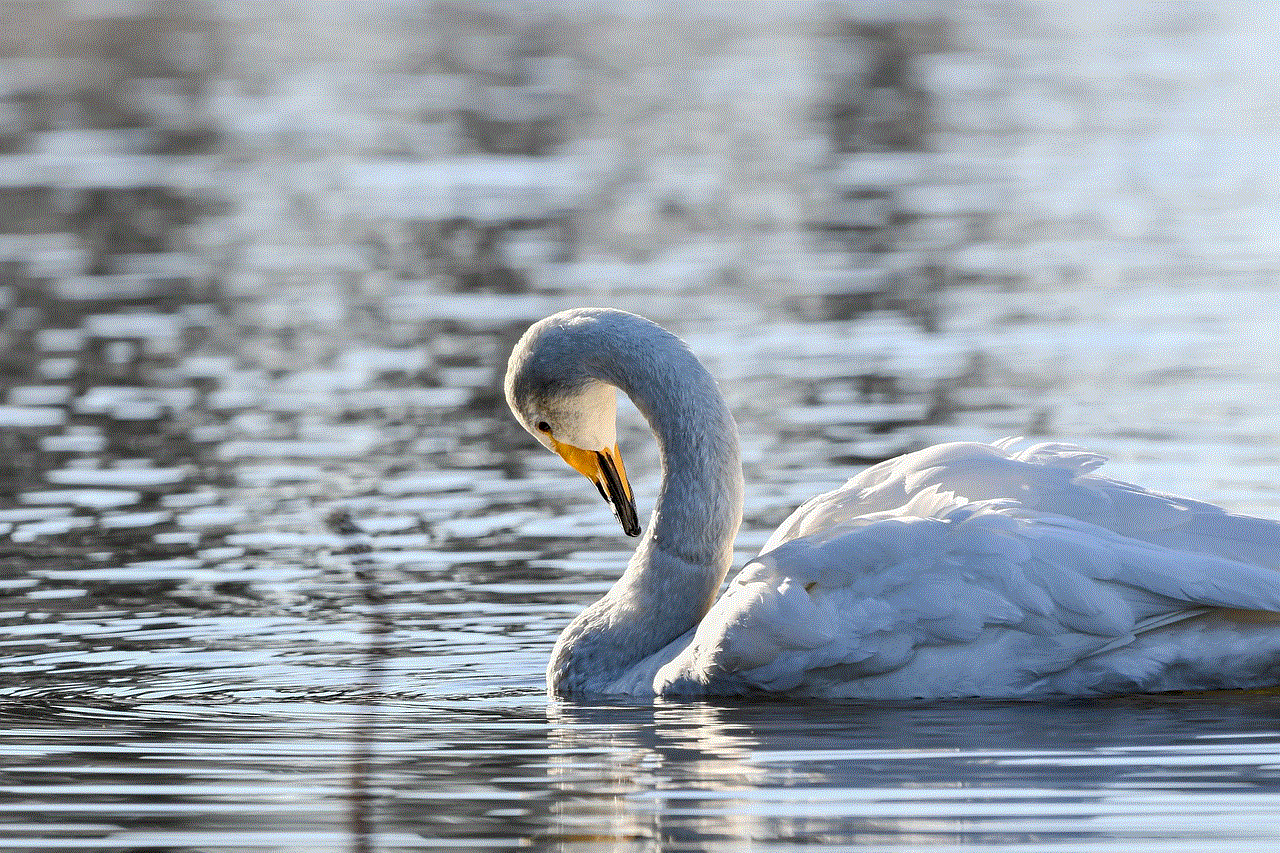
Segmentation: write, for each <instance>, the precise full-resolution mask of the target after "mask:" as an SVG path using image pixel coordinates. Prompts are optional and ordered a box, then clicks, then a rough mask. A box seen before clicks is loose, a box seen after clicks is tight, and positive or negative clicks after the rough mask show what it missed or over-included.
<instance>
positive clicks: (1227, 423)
mask: <svg viewBox="0 0 1280 853" xmlns="http://www.w3.org/2000/svg"><path fill="white" fill-rule="evenodd" d="M354 8H355V7H341V8H338V7H334V6H332V5H331V4H319V5H315V6H312V5H308V4H300V5H299V8H298V10H297V12H298V14H297V16H293V17H290V16H279V15H277V14H276V13H275V12H274V11H273V9H274V7H271V8H267V7H263V8H259V7H257V6H252V5H248V6H242V5H241V4H227V5H225V6H224V5H219V4H201V5H198V6H192V7H186V6H178V5H175V6H173V7H172V8H171V9H162V10H160V11H155V12H148V11H146V10H139V9H138V8H137V7H135V6H134V5H126V6H124V7H122V8H120V9H112V7H111V6H110V4H101V8H98V7H96V6H95V7H94V9H96V11H93V10H88V8H87V7H86V8H85V9H81V8H80V7H79V6H77V7H76V9H77V11H74V12H71V11H66V8H60V7H58V6H57V5H56V4H55V5H50V6H47V7H42V6H40V5H39V4H28V5H27V6H23V7H22V8H17V7H12V6H11V7H7V10H6V12H5V13H4V14H5V15H8V16H10V17H9V18H8V19H4V18H0V32H5V33H18V34H20V35H21V36H22V37H21V38H14V39H8V40H5V41H4V43H3V50H2V51H0V72H3V73H0V302H2V303H3V307H4V309H5V311H4V320H3V324H2V325H0V336H2V338H0V343H2V346H0V359H2V361H0V368H3V370H2V371H0V390H2V392H3V397H0V448H2V450H3V452H2V453H0V637H3V639H2V640H0V643H2V644H3V652H4V653H3V656H2V663H0V757H2V758H3V773H0V846H3V847H5V848H8V849H15V850H130V851H141V850H164V851H208V850H255V851H258V850H272V851H297V850H307V851H322V850H352V851H392V850H418V849H423V850H428V849H432V850H439V849H443V850H454V849H483V850H502V849H512V848H527V847H531V848H534V849H548V850H561V849H563V850H575V851H577V850H582V851H587V850H656V849H663V850H667V849H670V850H725V851H730V850H732V851H740V850H768V851H783V850H799V849H806V850H814V849H817V850H830V851H836V850H853V849H857V850H860V851H861V850H869V851H875V850H890V849H892V850H921V849H930V850H939V851H943V850H952V849H961V848H964V849H972V848H976V849H983V850H1018V851H1075V850H1080V851H1088V853H1109V851H1125V853H1130V851H1147V850H1149V851H1161V853H1167V851H1219V850H1224V849H1230V850H1258V851H1263V850H1265V851H1271V850H1274V849H1275V848H1276V845H1277V843H1278V842H1280V818H1277V817H1276V816H1277V815H1280V693H1277V692H1271V691H1262V692H1258V693H1250V694H1240V693H1230V694H1221V695H1175V696H1156V697H1122V698H1116V699H1111V700H1105V701H1089V702H1084V701H1080V702H1055V703H1047V704H1039V703H1001V702H963V703H961V702H946V703H929V704H887V703H852V704H820V703H807V702H805V703H801V702H790V701H758V702H748V703H743V702H716V701H708V702H696V703H676V702H658V703H654V704H649V703H645V704H638V705H637V704H627V703H618V704H594V703H591V704H584V703H572V702H552V701H549V700H548V699H547V698H546V696H545V693H544V687H543V672H544V669H545V665H546V659H547V655H548V653H549V651H550V649H551V646H552V644H553V642H554V640H555V638H556V636H557V635H558V633H559V631H560V630H561V629H562V628H563V626H564V625H565V624H566V623H567V621H568V620H569V619H571V618H572V617H573V615H574V614H575V613H576V612H578V610H580V609H581V608H582V607H583V606H584V605H585V604H586V603H587V602H589V601H591V600H592V599H593V598H594V597H596V596H598V595H600V594H601V593H603V592H604V591H605V590H606V589H607V588H608V586H609V585H610V584H611V583H612V582H613V580H614V579H616V577H617V576H618V574H619V572H620V569H621V567H622V566H623V565H624V563H625V561H626V559H627V557H628V549H629V547H630V545H631V541H630V540H627V539H626V538H625V537H623V536H622V535H621V533H620V531H619V530H618V529H617V523H616V522H615V521H614V519H613V518H612V516H611V515H610V513H609V511H608V509H607V507H606V506H604V504H603V503H602V502H601V501H600V500H599V498H598V496H597V495H596V494H595V491H594V490H593V489H592V488H591V487H590V484H588V483H586V482H584V481H583V480H582V479H581V478H580V477H579V476H578V475H577V474H575V473H574V472H572V471H570V470H569V469H567V468H565V467H564V466H563V465H562V464H561V463H560V462H559V460H558V459H556V458H554V457H552V456H551V455H550V454H547V453H545V452H543V451H542V450H541V449H540V448H538V447H537V446H536V444H535V443H534V442H533V441H532V440H531V439H530V438H529V437H528V436H526V435H525V434H524V433H523V432H522V431H521V430H519V428H518V427H517V426H516V425H515V423H514V421H513V420H512V419H511V418H510V416H509V414H508V413H507V412H506V408H505V404H504V402H503V401H502V399H501V395H500V392H499V390H498V384H497V383H498V380H499V377H500V372H501V370H502V369H503V367H504V365H505V360H506V356H507V353H508V352H509V350H510V347H511V345H512V344H513V343H514V342H515V340H516V338H517V337H518V335H519V334H520V332H521V331H523V329H524V328H525V327H526V326H527V325H528V324H529V323H531V322H533V321H534V320H536V319H538V318H540V317H542V316H544V315H546V314H548V313H551V312H552V311H555V310H558V309H560V308H564V307H569V306H572V305H579V304H610V305H616V306H618V307H622V308H626V309H629V310H634V311H638V312H640V313H643V314H645V315H647V316H650V317H652V318H653V319H655V320H657V321H659V322H661V323H663V324H665V325H667V326H668V327H670V328H672V329H674V330H675V331H677V332H679V333H680V334H681V335H683V336H684V337H685V338H686V339H687V340H688V341H689V343H690V345H691V346H692V347H693V349H694V350H695V351H696V352H697V353H698V354H699V355H700V356H701V357H702V358H703V360H704V362H705V363H706V364H707V366H708V368H709V369H710V370H711V372H712V373H713V374H714V375H716V376H717V377H718V378H719V379H720V381H721V384H722V387H723V390H724V392H725V395H726V398H727V399H728V401H729V404H730V407H731V408H732V410H733V412H734V414H735V416H736V417H737V418H738V420H739V424H740V427H741V430H742V433H743V450H744V456H745V466H746V478H747V484H748V495H747V506H746V520H745V523H744V526H743V532H742V535H741V537H740V539H739V541H738V543H737V552H738V562H739V563H741V562H742V561H744V560H746V559H748V558H749V557H750V556H751V555H752V554H754V553H755V551H756V549H758V548H759V547H760V546H761V545H762V544H763V542H764V541H765V539H766V538H767V536H768V534H769V532H770V531H771V530H772V529H773V527H774V526H775V525H776V524H777V523H778V522H780V521H781V520H782V519H783V518H784V517H785V516H786V515H787V514H788V513H789V512H790V510H791V509H792V508H793V507H794V506H795V505H796V504H798V503H800V502H801V501H803V500H804V499H806V498H808V497H810V496H811V495H813V494H815V493H817V492H819V491H821V490H823V489H826V488H829V487H831V486H833V485H835V484H837V483H839V482H841V481H843V480H844V479H845V478H847V477H848V476H850V475H851V474H852V473H854V472H856V471H857V470H859V469H860V468H861V467H862V466H864V465H866V464H869V463H871V462H874V461H877V460H879V459H882V458H886V457H887V456H890V455H893V454H896V453H898V452H901V451H904V450H908V449H911V448H914V447H918V446H921V445H924V444H927V443H931V442H934V441H939V440H945V439H952V438H976V439H982V440H990V439H996V438H1000V437H1002V436H1004V435H1010V434H1014V435H1027V436H1037V437H1038V436H1052V437H1055V438H1060V439H1065V440H1069V441H1075V442H1079V443H1082V444H1087V445H1088V446H1090V447H1092V448H1094V449H1096V450H1099V451H1102V452H1104V453H1107V454H1108V455H1110V456H1111V458H1112V462H1111V463H1110V466H1109V468H1108V470H1109V471H1110V472H1112V473H1113V474H1115V475H1117V476H1120V477H1123V478H1126V479H1132V480H1135V481H1138V482H1141V483H1144V484H1148V485H1150V486H1152V487H1155V488H1159V489H1162V490H1166V491H1172V492H1177V493H1183V494H1188V495H1191V496H1194V497H1200V498H1205V499H1208V500H1212V501H1215V502H1218V503H1221V504H1223V505H1225V506H1228V507H1230V508H1231V509H1233V510H1237V511H1242V512H1250V513H1255V514H1261V515H1267V516H1271V517H1277V516H1280V477H1277V470H1278V469H1280V409H1278V408H1277V404H1276V402H1275V394H1274V389H1275V388H1276V387H1277V383H1278V382H1280V358H1277V356H1280V350H1278V349H1277V343H1276V328H1277V317H1278V315H1277V310H1276V307H1275V306H1276V302H1277V296H1278V295H1280V284H1278V283H1277V272H1278V271H1280V248H1278V247H1280V241H1277V240H1276V239H1275V238H1276V232H1275V228H1274V223H1273V220H1274V218H1275V217H1274V213H1275V210H1276V206H1277V202H1280V187H1277V181H1276V179H1275V175H1277V174H1280V164H1278V163H1277V162H1276V161H1277V158H1278V155H1277V154H1276V153H1275V152H1277V151H1280V144H1276V143H1277V142H1280V140H1277V139H1276V138H1275V133H1274V127H1276V126H1277V120H1278V119H1280V105H1278V104H1277V101H1276V96H1275V93H1276V92H1277V91H1280V87H1277V86H1275V83H1276V79H1275V71H1274V67H1275V66H1274V63H1273V62H1271V61H1270V58H1274V56H1275V50H1274V48H1275V44H1274V37H1271V38H1272V42H1271V43H1267V42H1265V41H1258V40H1257V39H1258V38H1259V36H1258V35H1257V34H1258V33H1259V32H1267V29H1266V27H1259V25H1258V21H1257V20H1255V18H1256V17H1257V11H1256V10H1255V9H1253V7H1252V6H1251V5H1250V4H1242V5H1241V6H1240V7H1238V8H1237V7H1236V6H1233V5H1232V4H1230V3H1227V4H1222V3H1219V4H1214V6H1213V7H1212V10H1213V14H1212V15H1210V14H1202V13H1206V12H1207V11H1208V7H1205V8H1200V7H1193V6H1185V7H1184V6H1179V7H1177V8H1176V9H1174V8H1165V7H1158V8H1144V9H1143V10H1141V13H1140V14H1139V13H1138V12H1135V11H1133V10H1128V11H1125V10H1117V11H1116V12H1114V13H1113V14H1112V16H1111V18H1106V17H1105V16H1104V17H1102V18H1090V20H1088V21H1082V20H1077V18H1079V17H1080V16H1079V15H1078V14H1076V11H1075V10H1074V9H1073V7H1072V6H1070V5H1064V6H1062V7H1057V6H1051V5H1049V6H1037V7H1035V8H1033V9H1027V8H1022V7H1015V6H1004V5H997V6H984V7H981V8H978V7H970V6H967V5H957V6H951V5H940V6H934V7H929V8H928V9H927V10H925V11H921V9H920V7H918V6H914V5H912V6H896V5H891V6H887V7H884V8H875V9H873V8H869V7H867V6H865V5H864V4H852V5H850V6H847V7H846V6H839V5H822V6H810V5H802V4H759V5H758V6H756V7H753V8H756V9H757V10H758V11H759V14H760V15H761V17H762V20H763V21H764V23H765V24H766V26H758V25H757V24H758V22H755V21H745V20H740V19H739V17H740V16H737V15H735V14H726V12H725V10H726V8H728V7H724V6H720V5H714V4H713V5H710V6H708V7H706V8H704V9H700V10H696V11H695V12H692V13H678V12H676V11H674V10H671V9H649V8H645V9H641V10H640V11H635V10H633V9H630V7H627V8H614V9H606V10H605V11H599V10H592V11H590V12H587V11H584V10H583V8H582V7H580V6H576V5H573V4H569V3H566V4H563V5H562V6H560V7H559V8H560V12H558V13H557V14H554V15H550V14H539V13H536V12H535V11H534V10H533V8H531V7H520V9H521V10H522V11H501V12H499V11H494V9H493V8H492V7H486V8H487V9H488V11H484V12H482V11H477V8H478V7H476V6H471V5H468V4H458V5H456V6H454V5H441V6H438V7H437V6H433V7H430V8H429V9H426V10H416V9H410V8H408V7H407V6H403V5H398V6H387V7H385V8H382V7H379V9H380V11H379V14H368V15H365V14H363V13H357V12H356V11H353V9H354ZM63 16H69V18H65V17H63ZM72 25H74V26H72ZM63 31H66V32H72V33H75V35H74V37H68V38H67V39H61V40H60V39H59V38H56V37H55V36H54V35H53V34H56V33H59V32H63ZM6 38H7V37H6ZM1246 41H1247V42H1248V43H1249V44H1251V45H1253V46H1254V49H1253V50H1240V49H1239V45H1240V44H1241V43H1243V42H1246ZM655 45H657V46H658V47H655ZM122 46H123V48H122ZM659 48H660V49H659ZM352 56H359V57H360V60H359V61H358V62H356V61H352V60H351V57H352ZM656 57H663V59H662V60H661V61H659V60H658V59H656ZM673 92H675V93H679V97H673V95H672V93H673ZM620 421H621V424H620V430H621V431H620V437H621V445H622V451H623V455H624V457H625V458H626V461H627V466H628V471H629V472H630V473H631V475H632V482H633V486H634V487H635V492H636V496H637V501H638V503H639V504H640V505H641V506H642V507H646V506H648V505H649V504H650V503H651V502H652V500H653V497H654V494H655V492H656V488H657V470H656V468H657V459H656V449H655V448H654V447H653V445H652V442H651V440H650V439H649V438H648V437H647V435H646V433H645V430H644V429H643V424H642V422H641V420H640V418H639V416H638V415H637V414H636V412H635V411H634V410H633V409H631V408H630V407H629V406H626V405H623V406H622V408H621V409H620Z"/></svg>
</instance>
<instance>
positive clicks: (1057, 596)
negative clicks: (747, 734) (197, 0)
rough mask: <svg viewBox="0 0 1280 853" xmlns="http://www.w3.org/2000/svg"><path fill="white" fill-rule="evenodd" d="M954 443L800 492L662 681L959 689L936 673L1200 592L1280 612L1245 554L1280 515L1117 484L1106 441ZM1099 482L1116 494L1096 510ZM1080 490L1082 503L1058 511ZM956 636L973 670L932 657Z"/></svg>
mask: <svg viewBox="0 0 1280 853" xmlns="http://www.w3.org/2000/svg"><path fill="white" fill-rule="evenodd" d="M943 447H944V451H943V452H938V449H937V448H932V449H931V451H932V455H931V456H929V458H923V459H921V460H918V464H916V463H904V462H903V460H894V464H892V465H887V463H882V466H876V468H873V469H871V470H869V471H868V472H865V473H864V474H863V475H861V477H858V478H854V480H852V481H850V483H851V484H858V485H855V486H852V487H851V486H850V485H848V484H847V485H846V488H845V491H844V492H843V493H841V494H840V495H838V496H837V497H836V498H833V499H832V500H831V501H829V502H828V503H827V504H821V503H818V504H813V503H812V502H811V504H807V505H806V507H807V509H806V507H802V508H801V510H798V511H797V514H796V515H794V516H793V519H791V520H789V521H788V523H787V524H785V525H784V527H786V528H788V534H787V535H786V536H783V537H780V538H781V541H780V542H778V543H776V544H775V546H774V547H772V548H771V549H768V550H767V551H766V553H763V554H761V555H760V556H759V557H757V558H756V559H755V560H754V561H752V562H751V563H750V564H748V566H747V567H745V568H744V570H743V571H742V573H741V574H740V575H739V576H738V577H737V579H736V580H735V581H734V583H733V584H731V585H730V587H729V589H728V590H727V592H726V593H725V595H723V596H722V597H721V599H720V600H719V601H718V602H717V603H716V604H715V605H714V607H713V608H712V610H711V611H710V612H709V613H708V614H707V616H706V617H705V618H704V619H703V620H702V622H701V624H700V625H699V626H698V629H697V631H696V634H695V635H694V637H693V639H692V641H691V642H690V644H689V645H688V647H687V648H686V649H685V650H684V651H683V652H682V653H681V654H680V655H678V656H677V657H676V658H675V659H674V660H672V661H671V662H670V663H668V664H667V665H666V666H664V667H663V668H662V669H661V670H660V671H659V672H658V674H657V677H656V679H655V689H656V690H658V692H660V693H661V692H680V693H693V692H700V691H701V690H712V689H714V690H715V691H716V692H726V691H733V690H739V691H745V690H751V689H768V690H790V689H804V688H805V687H806V685H807V686H809V687H813V686H814V685H816V684H818V683H832V682H835V681H839V680H845V681H848V680H849V679H858V678H866V677H868V676H872V675H877V674H884V673H890V674H894V673H897V674H900V675H901V676H902V677H903V678H904V679H908V680H909V679H911V678H919V679H932V680H933V681H932V682H931V683H930V684H929V685H928V686H927V688H922V689H921V690H920V691H919V692H920V693H921V694H922V695H926V694H929V695H946V694H947V690H948V689H954V691H957V692H963V691H965V690H971V689H974V688H973V687H972V685H971V684H970V685H969V686H967V687H966V686H964V685H959V684H958V685H957V686H955V687H954V688H948V687H947V685H946V684H939V683H938V680H940V679H947V678H950V679H969V680H970V681H972V680H973V679H975V678H981V677H986V676H984V675H983V673H981V672H978V673H977V674H975V673H974V672H973V671H970V670H981V669H982V667H984V666H986V667H990V668H997V669H998V668H1001V667H1002V668H1003V671H1002V672H999V673H993V674H991V675H990V676H989V677H990V678H991V679H993V681H998V680H1000V679H1004V680H1005V682H1006V683H1009V684H1013V685H1015V688H1016V684H1017V683H1025V684H1030V683H1033V682H1034V681H1035V680H1036V679H1043V678H1045V677H1046V676H1048V675H1050V674H1052V673H1054V672H1055V671H1058V670H1061V669H1063V668H1065V667H1070V666H1073V665H1075V664H1077V663H1079V662H1080V661H1081V660H1082V659H1084V658H1088V657H1090V656H1091V655H1098V654H1101V653H1103V652H1105V651H1111V650H1114V649H1118V648H1121V647H1124V646H1125V645H1126V644H1129V643H1131V642H1133V640H1134V638H1135V637H1137V636H1139V635H1141V634H1143V633H1146V632H1150V631H1154V630H1157V629H1159V628H1161V627H1164V626H1166V625H1170V624H1172V623H1174V622H1177V621H1180V620H1183V619H1186V618H1190V617H1191V616H1195V615H1199V614H1201V613H1203V612H1204V609H1205V608H1211V607H1212V608H1241V609H1249V610H1267V611H1272V612H1280V574H1278V573H1277V572H1276V571H1275V570H1274V569H1273V568H1271V567H1270V564H1259V563H1254V562H1249V561H1241V560H1239V559H1232V555H1236V554H1245V555H1252V554H1253V553H1254V552H1255V551H1259V550H1265V548H1266V547H1267V545H1268V543H1269V542H1270V541H1271V539H1273V538H1280V525H1277V524H1275V523H1272V522H1262V521H1259V520H1256V519H1241V518H1240V517H1232V516H1230V515H1228V514H1226V513H1223V512H1221V511H1216V513H1215V512H1211V510H1213V508H1212V507H1209V508H1208V509H1206V508H1205V507H1206V506H1207V505H1202V504H1197V503H1195V502H1191V501H1182V500H1181V499H1178V498H1169V497H1168V496H1163V495H1159V494H1157V493H1152V492H1145V491H1143V490H1140V489H1137V488H1136V487H1132V486H1128V485H1127V484H1113V481H1108V480H1105V479H1103V478H1099V477H1095V476H1093V475H1091V474H1089V473H1088V472H1090V471H1092V470H1093V469H1094V468H1096V467H1097V465H1099V464H1101V462H1100V457H1098V456H1097V455H1096V454H1089V453H1087V452H1083V451H1081V452H1076V451H1074V450H1071V449H1062V448H1061V446H1057V445H1037V446H1036V447H1034V448H1032V449H1030V450H1028V451H1022V453H1021V454H1020V457H1021V458H1012V457H1011V455H1010V450H1009V448H1001V447H992V446H987V445H976V446H971V445H952V446H943ZM908 458H909V457H908ZM939 462H941V463H942V464H941V466H940V465H939V464H936V463H939ZM885 465H887V467H885ZM946 465H960V466H977V468H978V470H977V472H976V473H974V471H973V469H972V468H970V470H969V471H968V472H967V473H968V474H970V475H971V476H969V478H968V480H967V486H968V487H969V488H970V489H971V490H972V489H973V488H975V487H976V485H975V484H983V483H985V484H987V485H988V486H990V484H991V483H993V482H994V481H996V480H1000V479H1001V478H1003V480H1002V484H1003V485H1004V486H1007V485H1008V484H1009V481H1010V478H1011V476H1012V475H1011V474H1010V473H1009V470H1010V469H1008V468H1007V467H1002V466H1009V465H1012V466H1017V467H1016V470H1019V471H1022V472H1023V475H1024V476H1023V477H1022V483H1023V486H1024V488H1023V489H1022V494H1023V495H1024V496H1025V497H1026V500H1015V499H1009V498H1008V497H1007V495H1006V496H1004V497H1002V498H1000V499H975V498H973V497H972V496H970V495H967V494H965V492H964V489H962V488H959V487H956V482H957V478H955V477H946V476H943V472H940V471H939V470H937V469H938V468H939V467H945V466H946ZM1027 468H1031V469H1033V470H1034V472H1035V475H1034V476H1027V475H1026V471H1025V469H1027ZM877 469H879V470H877ZM913 475H914V476H913ZM997 475H999V476H997ZM909 480H910V483H911V484H910V485H908V481H909ZM1082 481H1083V482H1082ZM952 487H956V488H952ZM858 490H864V492H866V494H862V495H861V496H859V494H860V493H859V492H858ZM1073 490H1075V493H1074V494H1073V493H1072V492H1073ZM838 491H839V490H838ZM1006 491H1007V490H1006ZM833 494H835V493H833ZM890 496H891V497H892V500H899V499H900V500H901V502H900V503H899V504H898V506H899V509H898V510H897V511H894V510H893V509H892V508H889V509H876V510H874V511H872V512H869V513H857V514H853V515H849V513H852V512H854V509H853V507H854V505H855V504H857V505H859V506H861V507H863V508H871V507H876V506H881V505H883V503H884V502H885V501H889V502H891V500H890ZM1100 500H1104V501H1106V502H1108V503H1109V504H1110V506H1111V507H1112V509H1110V510H1108V512H1105V513H1103V512H1099V511H1098V507H1099V506H1100V505H1101V504H1099V501H1100ZM908 507H909V508H910V509H911V510H912V511H915V512H918V513H920V514H916V515H910V514H905V513H906V510H907V508H908ZM1080 507H1087V508H1089V511H1088V512H1086V513H1083V514H1084V515H1085V516H1086V517H1085V518H1080V517H1078V516H1073V515H1069V514H1066V513H1065V512H1059V510H1062V509H1064V508H1066V509H1072V510H1078V509H1079V508H1080ZM1144 507H1146V508H1153V507H1154V508H1158V509H1159V510H1160V511H1159V512H1158V513H1151V514H1149V515H1144V512H1145V509H1144ZM833 519H834V521H833ZM1143 519H1145V523H1140V522H1142V521H1143ZM1152 519H1154V521H1153V520H1152ZM828 521H830V522H831V523H829V524H826V525H825V526H823V527H822V528H821V530H820V531H815V532H814V534H813V535H809V536H805V535H791V533H793V532H797V531H804V530H807V529H809V528H811V527H814V526H816V525H818V524H819V523H820V522H822V523H825V522H828ZM1115 528H1121V530H1123V531H1126V532H1117V530H1116V529H1115ZM1144 528H1145V529H1144ZM1171 531H1172V532H1173V533H1176V534H1177V536H1176V541H1177V542H1178V543H1179V544H1180V545H1184V546H1185V544H1186V543H1187V542H1193V543H1194V544H1195V545H1196V546H1197V548H1196V549H1186V548H1185V547H1183V548H1171V547H1167V546H1166V545H1165V544H1164V543H1163V542H1162V541H1161V537H1164V538H1166V539H1167V538H1169V537H1170V536H1171V535H1172V534H1171ZM1134 533H1144V534H1148V535H1147V538H1145V539H1144V538H1141V537H1140V536H1136V535H1133V534H1134ZM1152 534H1154V535H1152ZM1232 543H1234V544H1232ZM1228 545H1230V546H1231V547H1230V548H1229V547H1228ZM1232 549H1234V550H1232ZM1269 556H1270V557H1271V560H1272V562H1274V560H1275V555H1274V554H1272V555H1269ZM992 632H999V633H998V634H993V633H992ZM945 649H952V650H959V651H955V652H954V655H961V656H964V655H967V657H964V660H965V661H967V662H968V663H967V667H968V670H966V669H965V668H964V667H959V666H957V665H956V664H955V661H954V660H952V659H951V658H947V660H948V661H950V663H948V664H947V665H946V666H944V665H942V664H940V663H937V660H941V658H939V657H938V656H939V655H941V654H942V653H943V650H945ZM931 650H937V651H931ZM954 655H953V656H954ZM815 689H816V688H815Z"/></svg>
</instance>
